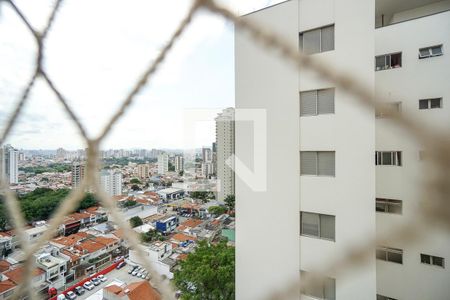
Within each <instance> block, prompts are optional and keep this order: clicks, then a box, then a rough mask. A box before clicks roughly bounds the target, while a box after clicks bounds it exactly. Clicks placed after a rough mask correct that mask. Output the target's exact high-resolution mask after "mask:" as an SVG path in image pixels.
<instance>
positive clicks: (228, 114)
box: [216, 108, 234, 200]
mask: <svg viewBox="0 0 450 300" xmlns="http://www.w3.org/2000/svg"><path fill="white" fill-rule="evenodd" d="M216 147H217V178H218V180H219V181H218V184H219V186H218V191H217V195H218V200H224V199H225V197H226V196H228V195H234V171H233V170H232V169H231V168H230V167H229V166H228V165H227V164H226V163H225V162H226V160H227V159H228V158H229V157H231V156H232V155H233V154H234V108H227V109H224V110H223V112H222V113H220V114H219V115H218V116H217V117H216Z"/></svg>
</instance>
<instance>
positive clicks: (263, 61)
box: [235, 1, 300, 300]
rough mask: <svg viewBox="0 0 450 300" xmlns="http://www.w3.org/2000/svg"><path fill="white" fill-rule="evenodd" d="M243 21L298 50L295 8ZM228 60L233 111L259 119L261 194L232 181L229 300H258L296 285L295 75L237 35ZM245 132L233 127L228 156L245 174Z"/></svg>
mask: <svg viewBox="0 0 450 300" xmlns="http://www.w3.org/2000/svg"><path fill="white" fill-rule="evenodd" d="M244 18H246V19H249V20H252V21H255V22H258V23H260V24H262V25H263V26H265V27H266V28H269V29H270V30H272V31H274V32H276V33H277V34H280V35H282V36H283V37H284V38H285V39H286V40H287V41H288V42H289V43H291V44H292V46H294V47H296V46H297V45H298V1H288V2H284V3H282V4H279V5H275V6H273V7H272V8H270V9H266V10H262V11H259V12H257V13H253V14H250V15H247V16H245V17H244ZM235 58H236V61H235V70H236V79H235V80H236V108H237V109H238V110H239V109H244V108H264V109H266V112H267V116H266V117H267V190H266V191H263V192H255V191H253V190H252V189H251V188H250V187H249V186H247V184H246V183H245V182H244V181H243V180H242V179H241V178H240V177H239V174H236V210H237V216H238V218H237V219H236V299H246V300H247V299H263V298H264V297H267V296H268V295H269V294H270V293H272V292H274V291H275V290H282V289H284V288H285V287H286V286H287V284H288V283H290V282H292V281H296V280H298V278H299V270H300V268H299V244H298V238H299V201H298V199H299V180H298V176H299V153H298V149H299V135H298V127H299V118H298V72H297V71H296V69H295V68H294V67H292V66H288V65H287V64H286V63H285V62H284V61H282V60H281V59H279V57H278V56H277V55H274V53H272V52H267V51H266V50H264V49H263V47H261V46H260V45H255V44H254V43H253V41H251V40H250V39H249V38H248V35H247V34H246V33H243V32H240V31H236V38H235ZM252 128H253V126H252V124H248V122H237V123H236V156H237V157H239V159H240V160H242V161H243V163H244V164H246V165H247V166H249V168H252V166H253V159H254V157H253V149H254V147H253V135H252V132H251V131H252ZM292 299H297V300H298V299H299V295H295V296H294V297H293V298H292Z"/></svg>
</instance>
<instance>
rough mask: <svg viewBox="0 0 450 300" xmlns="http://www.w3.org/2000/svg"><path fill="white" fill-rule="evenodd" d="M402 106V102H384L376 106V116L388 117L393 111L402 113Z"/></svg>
mask: <svg viewBox="0 0 450 300" xmlns="http://www.w3.org/2000/svg"><path fill="white" fill-rule="evenodd" d="M401 108H402V103H401V102H394V103H383V104H380V105H379V106H377V107H376V108H375V117H376V118H385V117H388V116H389V114H390V113H391V112H393V113H400V111H401Z"/></svg>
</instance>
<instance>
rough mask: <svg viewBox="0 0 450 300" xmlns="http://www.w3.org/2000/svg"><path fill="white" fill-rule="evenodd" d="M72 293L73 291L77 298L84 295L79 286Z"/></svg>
mask: <svg viewBox="0 0 450 300" xmlns="http://www.w3.org/2000/svg"><path fill="white" fill-rule="evenodd" d="M74 291H75V294H77V295H78V296H80V295H83V294H84V289H83V288H82V287H81V286H77V287H75V289H74Z"/></svg>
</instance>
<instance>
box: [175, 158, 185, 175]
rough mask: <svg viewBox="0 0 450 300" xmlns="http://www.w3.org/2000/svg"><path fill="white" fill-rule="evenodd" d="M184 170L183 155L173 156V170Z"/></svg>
mask: <svg viewBox="0 0 450 300" xmlns="http://www.w3.org/2000/svg"><path fill="white" fill-rule="evenodd" d="M183 170H184V157H183V156H181V155H176V156H175V172H180V171H183Z"/></svg>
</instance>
